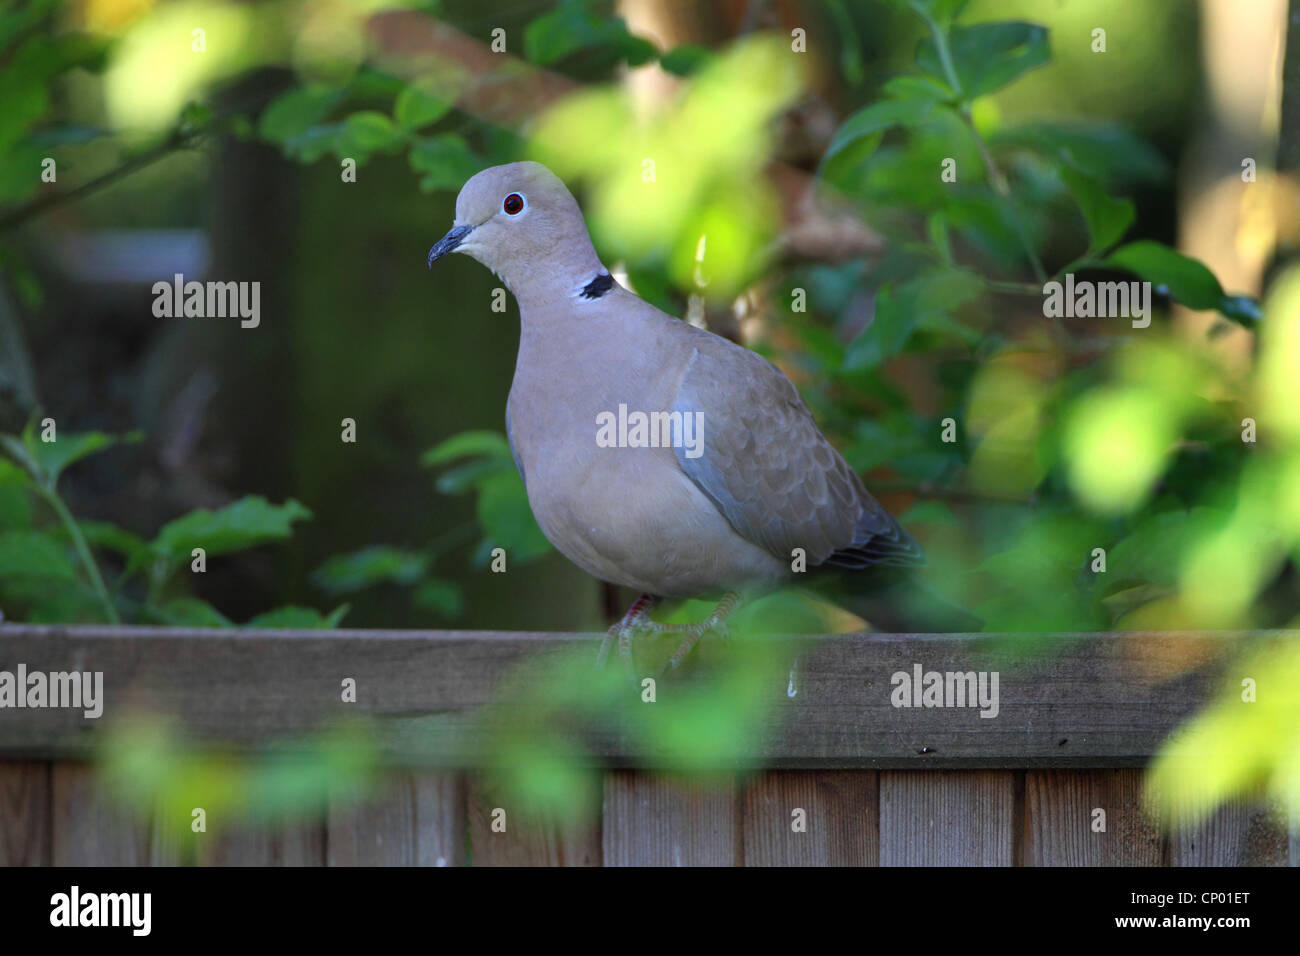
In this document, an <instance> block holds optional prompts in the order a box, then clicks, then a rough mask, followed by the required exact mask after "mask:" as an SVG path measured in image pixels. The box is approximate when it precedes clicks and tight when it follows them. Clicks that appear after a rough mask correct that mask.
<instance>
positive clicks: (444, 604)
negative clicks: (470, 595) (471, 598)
mask: <svg viewBox="0 0 1300 956" xmlns="http://www.w3.org/2000/svg"><path fill="white" fill-rule="evenodd" d="M411 603H412V604H414V605H415V606H416V607H418V608H420V609H421V610H424V611H432V612H433V613H434V614H437V615H439V616H440V617H444V618H457V617H460V614H461V611H462V610H464V607H465V596H464V595H463V594H462V593H461V590H460V588H459V587H457V586H456V584H455V583H453V582H451V581H444V580H442V579H440V578H430V579H429V580H428V581H425V582H423V583H422V584H421V585H420V586H419V587H418V588H416V589H415V592H414V593H413V594H412V595H411Z"/></svg>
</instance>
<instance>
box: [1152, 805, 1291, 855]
mask: <svg viewBox="0 0 1300 956" xmlns="http://www.w3.org/2000/svg"><path fill="white" fill-rule="evenodd" d="M1288 851H1289V847H1288V834H1287V822H1286V811H1285V810H1284V809H1283V808H1282V807H1279V806H1270V805H1268V804H1262V803H1254V802H1249V801H1246V800H1232V801H1230V802H1229V803H1227V804H1224V805H1223V806H1221V807H1219V808H1218V809H1217V810H1215V811H1214V813H1212V814H1211V815H1210V816H1209V817H1208V818H1206V819H1205V820H1204V821H1202V822H1201V823H1198V824H1195V825H1192V826H1184V827H1180V828H1178V829H1176V830H1174V831H1173V832H1172V833H1171V834H1170V837H1169V864H1170V865H1171V866H1287V865H1288V860H1287V856H1288Z"/></svg>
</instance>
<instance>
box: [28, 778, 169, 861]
mask: <svg viewBox="0 0 1300 956" xmlns="http://www.w3.org/2000/svg"><path fill="white" fill-rule="evenodd" d="M50 789H51V800H50V807H51V811H50V826H51V832H52V839H51V857H52V859H53V862H54V865H55V866H147V865H149V864H150V863H152V862H155V854H154V849H153V842H154V841H153V825H152V815H151V814H142V813H139V812H137V811H136V810H135V809H133V808H130V807H124V806H122V805H120V804H119V803H117V802H116V801H114V800H112V799H111V798H110V797H109V796H108V794H106V793H105V792H104V789H103V787H102V785H101V783H100V781H99V780H98V779H97V777H96V774H95V769H94V768H93V767H91V766H90V765H88V764H81V763H63V762H60V763H56V764H54V767H53V770H52V772H51V775H50Z"/></svg>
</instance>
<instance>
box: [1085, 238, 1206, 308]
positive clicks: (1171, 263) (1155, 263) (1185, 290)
mask: <svg viewBox="0 0 1300 956" xmlns="http://www.w3.org/2000/svg"><path fill="white" fill-rule="evenodd" d="M1105 263H1106V264H1107V265H1112V266H1116V267H1117V268H1120V269H1125V270H1127V271H1129V272H1134V273H1136V274H1137V275H1139V276H1141V277H1142V278H1143V279H1145V280H1146V281H1148V282H1150V283H1152V284H1153V285H1156V286H1163V287H1164V288H1165V289H1167V290H1168V292H1169V294H1170V295H1172V296H1173V297H1174V298H1175V299H1177V300H1178V301H1179V302H1181V303H1182V304H1183V305H1185V306H1187V307H1188V308H1189V309H1217V308H1219V306H1220V305H1221V304H1222V303H1223V299H1224V295H1223V287H1222V286H1221V285H1219V280H1218V279H1216V278H1215V277H1214V273H1212V272H1211V271H1210V270H1209V269H1207V268H1206V267H1205V265H1204V264H1202V263H1200V262H1198V261H1197V260H1195V259H1191V258H1189V257H1187V256H1185V255H1183V254H1182V253H1181V252H1175V251H1174V250H1173V249H1170V248H1169V247H1168V246H1166V245H1162V244H1161V243H1158V242H1151V241H1149V240H1143V241H1141V242H1131V243H1129V244H1128V245H1126V246H1121V247H1120V248H1119V249H1116V250H1115V251H1114V252H1112V253H1111V254H1110V255H1109V256H1107V257H1106V259H1105Z"/></svg>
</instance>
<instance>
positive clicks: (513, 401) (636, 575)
mask: <svg viewBox="0 0 1300 956" xmlns="http://www.w3.org/2000/svg"><path fill="white" fill-rule="evenodd" d="M584 331H585V333H586V334H584V335H582V336H548V337H545V338H540V337H539V338H536V339H533V338H531V337H529V336H527V335H525V336H524V337H523V338H522V339H521V343H520V358H519V362H518V364H517V366H516V372H515V380H514V384H513V386H512V387H511V391H510V400H509V403H508V405H507V423H508V426H509V432H510V440H511V447H512V449H513V450H514V453H515V458H516V461H517V462H518V464H519V468H520V473H521V475H522V477H523V479H524V484H525V486H526V488H527V491H528V502H529V505H530V506H531V508H532V511H533V515H534V516H535V517H536V518H537V523H538V524H539V525H540V526H541V529H542V531H543V533H545V535H546V537H547V539H548V540H550V542H551V543H552V544H554V545H555V547H556V548H557V549H559V551H560V552H561V553H563V554H564V555H565V556H566V557H567V558H568V559H569V560H571V561H573V562H574V563H575V564H577V565H578V566H579V567H581V568H582V569H583V570H584V571H587V572H588V573H589V574H591V575H593V576H595V577H598V578H601V579H602V580H605V581H610V582H612V583H615V584H620V585H623V586H626V587H630V588H634V589H636V590H639V591H645V592H648V593H651V594H659V595H664V596H669V597H688V596H696V595H706V594H709V593H712V592H717V591H724V590H734V589H739V588H745V587H748V586H759V585H767V584H772V583H775V582H776V581H779V580H780V579H781V578H782V577H784V576H785V574H786V572H787V568H786V566H785V565H784V564H783V563H782V562H780V561H777V560H776V559H775V558H774V557H773V556H772V555H770V554H768V553H767V552H766V551H764V550H763V549H761V548H759V547H757V546H755V545H753V544H751V543H750V542H748V541H746V540H745V539H744V538H741V537H740V536H739V535H738V534H737V533H736V532H735V530H734V529H733V528H732V526H731V525H730V523H729V522H728V521H727V519H726V518H725V517H724V516H723V515H722V514H721V513H720V512H719V511H718V510H717V508H716V507H715V506H714V504H713V503H712V502H711V501H710V500H709V499H708V498H707V497H706V496H705V494H704V493H703V492H702V491H701V490H700V489H699V488H698V487H697V486H696V485H695V483H694V482H693V481H692V480H691V479H690V478H689V477H687V475H686V474H685V473H684V472H683V471H682V469H681V466H680V465H679V463H678V461H677V456H676V453H675V451H674V449H673V447H672V445H673V443H675V442H676V443H689V442H691V441H693V440H695V439H697V438H698V437H699V436H698V434H697V433H696V432H695V431H694V430H693V425H694V423H691V422H685V421H682V419H681V415H680V413H678V415H677V417H676V418H675V419H674V418H673V417H671V413H672V406H673V401H674V396H675V395H676V390H677V386H678V384H679V381H680V377H681V370H682V369H684V368H685V364H686V360H687V358H688V355H687V354H685V353H678V352H677V351H675V350H674V349H671V348H669V349H662V348H642V349H638V348H635V347H629V343H628V342H627V341H626V337H625V336H624V335H620V334H619V330H612V334H611V330H609V329H606V328H604V327H603V326H601V325H600V324H599V323H593V326H592V327H589V328H587V329H585V330H584ZM535 349H561V350H563V353H564V361H563V362H557V361H556V359H557V358H558V356H556V355H547V356H538V355H536V354H529V352H530V351H531V350H535ZM557 368H561V369H563V368H577V369H581V373H580V374H574V375H566V374H562V373H561V374H556V373H555V369H557ZM540 369H549V370H550V371H549V372H548V373H547V374H545V375H543V374H540V373H539V372H538V370H540ZM687 447H689V445H688V446H687Z"/></svg>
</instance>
